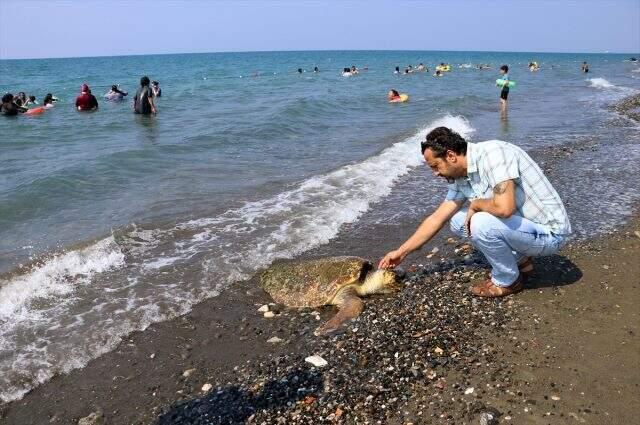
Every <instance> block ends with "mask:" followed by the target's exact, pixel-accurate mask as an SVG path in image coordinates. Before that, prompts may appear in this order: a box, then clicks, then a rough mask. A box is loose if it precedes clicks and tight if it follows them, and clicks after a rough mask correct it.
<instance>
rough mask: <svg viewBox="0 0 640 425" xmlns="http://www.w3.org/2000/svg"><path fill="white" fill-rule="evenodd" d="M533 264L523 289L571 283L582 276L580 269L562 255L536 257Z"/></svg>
mask: <svg viewBox="0 0 640 425" xmlns="http://www.w3.org/2000/svg"><path fill="white" fill-rule="evenodd" d="M533 264H534V271H533V274H532V275H531V277H529V278H528V279H527V281H526V283H525V290H526V289H539V288H553V287H559V286H566V285H571V284H573V283H576V282H577V281H579V280H580V279H581V278H582V271H581V270H580V269H579V268H578V266H576V265H575V264H574V263H573V261H571V260H570V259H568V258H567V257H565V256H564V255H552V256H549V257H537V258H534V259H533Z"/></svg>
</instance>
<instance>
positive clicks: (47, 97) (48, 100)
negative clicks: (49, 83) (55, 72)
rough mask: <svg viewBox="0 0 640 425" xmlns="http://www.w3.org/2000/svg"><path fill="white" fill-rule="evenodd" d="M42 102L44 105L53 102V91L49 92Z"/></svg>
mask: <svg viewBox="0 0 640 425" xmlns="http://www.w3.org/2000/svg"><path fill="white" fill-rule="evenodd" d="M42 103H43V104H44V105H48V104H49V103H53V95H51V93H47V94H46V96H45V97H44V99H42Z"/></svg>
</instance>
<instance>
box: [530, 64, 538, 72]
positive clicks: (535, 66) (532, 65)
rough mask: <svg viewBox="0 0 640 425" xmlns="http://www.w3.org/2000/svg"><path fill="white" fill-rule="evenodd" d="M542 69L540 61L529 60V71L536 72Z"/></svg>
mask: <svg viewBox="0 0 640 425" xmlns="http://www.w3.org/2000/svg"><path fill="white" fill-rule="evenodd" d="M539 69H540V65H538V62H529V71H531V72H534V71H537V70H539Z"/></svg>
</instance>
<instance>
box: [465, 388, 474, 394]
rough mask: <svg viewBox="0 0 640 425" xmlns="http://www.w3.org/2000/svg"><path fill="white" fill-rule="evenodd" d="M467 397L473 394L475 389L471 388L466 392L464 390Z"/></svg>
mask: <svg viewBox="0 0 640 425" xmlns="http://www.w3.org/2000/svg"><path fill="white" fill-rule="evenodd" d="M464 393H465V395H469V394H473V387H469V388H467V389H466V390H464Z"/></svg>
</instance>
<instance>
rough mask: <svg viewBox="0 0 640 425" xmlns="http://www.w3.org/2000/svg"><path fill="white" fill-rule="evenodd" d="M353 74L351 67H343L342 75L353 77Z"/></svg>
mask: <svg viewBox="0 0 640 425" xmlns="http://www.w3.org/2000/svg"><path fill="white" fill-rule="evenodd" d="M352 75H353V74H352V73H351V69H350V68H343V69H342V76H343V77H351V76H352Z"/></svg>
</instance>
